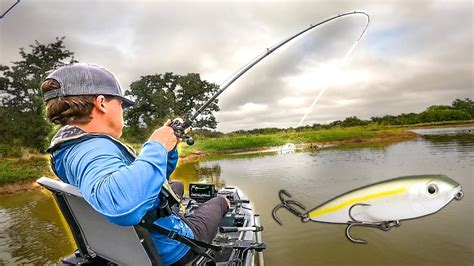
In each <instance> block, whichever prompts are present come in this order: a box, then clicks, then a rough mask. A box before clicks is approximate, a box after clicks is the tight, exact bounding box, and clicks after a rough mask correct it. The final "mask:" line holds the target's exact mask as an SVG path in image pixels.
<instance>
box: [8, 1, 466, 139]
mask: <svg viewBox="0 0 474 266" xmlns="http://www.w3.org/2000/svg"><path fill="white" fill-rule="evenodd" d="M15 2H16V1H15V0H11V1H9V0H6V1H2V4H0V13H3V12H4V11H5V10H6V9H8V6H9V5H11V4H13V3H15ZM354 10H363V11H366V12H367V13H368V14H369V15H370V16H371V23H370V26H369V28H368V30H367V33H366V35H365V37H364V38H363V39H362V40H361V42H360V43H359V45H358V46H357V47H356V48H355V50H354V51H353V53H352V54H351V57H350V58H349V60H348V62H347V64H345V65H344V66H342V67H338V68H336V67H335V66H337V65H339V64H340V62H341V60H342V58H343V57H344V55H345V53H346V52H347V51H348V50H349V48H350V47H351V46H352V44H353V43H354V41H355V40H356V39H357V37H358V36H359V35H360V33H361V31H362V30H363V28H364V25H365V18H364V17H363V16H353V17H346V18H343V19H339V20H337V21H334V22H331V23H328V24H326V25H324V26H322V27H320V28H318V29H316V30H314V31H312V32H310V33H308V34H306V35H304V36H303V37H301V38H299V39H297V40H296V41H294V42H292V43H290V44H289V45H288V46H285V47H284V49H281V50H278V51H277V52H275V53H274V54H272V55H270V56H269V57H268V58H266V59H264V61H262V62H261V63H259V64H258V65H257V66H256V67H255V68H253V69H252V70H250V71H249V73H248V74H245V75H244V76H243V77H242V78H240V79H239V80H237V81H236V82H235V83H234V84H233V85H232V86H231V87H229V89H228V90H227V91H225V92H224V93H223V94H222V95H221V96H220V97H219V106H220V109H221V111H219V112H217V113H216V114H215V115H216V118H217V121H218V122H219V124H218V128H217V130H219V131H223V132H229V131H233V130H238V129H245V130H248V129H252V128H263V127H285V128H286V127H295V126H296V125H297V124H298V122H299V121H300V119H301V117H302V116H303V115H304V113H305V112H306V110H307V109H308V107H309V106H310V105H311V103H312V102H313V100H314V98H315V97H316V96H317V95H318V93H319V92H320V91H321V89H322V88H323V87H325V86H326V85H328V89H327V90H326V91H325V93H324V94H323V95H322V97H321V98H320V100H319V101H318V103H317V104H316V105H315V107H314V108H313V110H312V111H311V113H310V114H309V116H308V117H307V119H306V120H305V122H304V123H303V125H305V124H310V125H311V124H313V123H328V122H331V121H334V120H342V119H344V118H346V117H348V116H357V117H359V118H361V119H370V117H371V116H383V115H387V114H392V115H398V114H400V113H410V112H416V113H419V112H421V111H423V110H425V108H426V107H428V106H430V105H439V104H444V105H450V104H451V102H452V101H453V100H454V99H456V98H466V97H469V98H471V99H473V98H474V90H473V74H474V73H473V69H474V68H473V66H474V63H473V53H474V51H473V39H474V33H473V2H472V1H427V0H426V1H425V0H423V1H370V2H367V1H365V2H363V1H317V2H276V3H274V2H258V3H250V2H235V1H234V2H225V3H223V2H205V3H201V2H195V1H193V2H187V3H185V2H178V3H176V2H154V1H139V2H132V1H92V0H88V1H41V0H40V1H34V2H33V1H24V0H22V1H21V2H20V3H19V4H18V5H16V6H15V7H14V8H13V9H12V10H11V11H10V12H9V13H8V14H7V15H6V16H5V17H4V18H2V19H0V41H1V48H0V49H1V50H0V64H6V65H11V64H10V62H11V61H16V60H20V56H19V54H18V51H19V48H20V47H24V48H26V49H27V50H28V46H29V45H30V44H32V43H34V41H35V40H38V41H40V42H41V43H50V42H53V41H54V40H55V38H56V37H61V36H65V37H66V39H65V46H66V48H67V49H69V50H71V51H72V52H74V54H75V58H76V59H77V60H78V61H80V62H87V63H95V64H99V65H102V66H105V67H107V68H108V69H110V70H111V71H112V72H114V73H115V74H116V76H117V77H118V79H119V80H120V83H121V85H122V87H123V88H124V89H128V87H129V86H130V84H131V82H133V81H135V80H138V79H139V78H140V76H143V75H149V74H155V73H158V74H161V73H165V72H174V73H176V74H187V73H200V74H201V78H202V79H205V80H207V81H210V82H214V83H217V84H221V83H222V82H223V81H224V80H225V79H226V78H227V77H229V76H230V75H231V74H233V73H234V72H235V71H237V70H238V69H240V68H241V67H242V66H243V65H245V64H247V63H248V62H249V61H250V60H251V59H253V58H254V57H255V56H257V55H259V54H261V53H262V52H264V51H265V49H266V48H267V47H270V46H272V45H274V44H275V43H277V42H279V41H281V40H283V39H286V38H287V37H289V36H290V35H292V34H295V33H297V32H299V31H301V30H302V29H304V28H306V27H308V26H309V25H310V24H316V23H318V22H320V21H322V20H325V19H327V18H329V17H331V16H334V15H336V14H340V13H345V12H348V11H354Z"/></svg>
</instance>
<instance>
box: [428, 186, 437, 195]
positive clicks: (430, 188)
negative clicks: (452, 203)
mask: <svg viewBox="0 0 474 266" xmlns="http://www.w3.org/2000/svg"><path fill="white" fill-rule="evenodd" d="M436 192H438V187H437V186H436V185H435V184H429V185H428V193H429V194H430V195H434V194H436Z"/></svg>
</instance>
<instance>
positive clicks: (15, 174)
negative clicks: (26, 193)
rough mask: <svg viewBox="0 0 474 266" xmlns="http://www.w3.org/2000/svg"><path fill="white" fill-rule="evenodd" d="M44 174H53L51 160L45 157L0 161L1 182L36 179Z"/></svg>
mask: <svg viewBox="0 0 474 266" xmlns="http://www.w3.org/2000/svg"><path fill="white" fill-rule="evenodd" d="M43 175H49V176H51V171H50V168H49V160H48V159H47V158H44V157H32V158H29V159H3V160H1V161H0V184H7V183H15V182H19V181H25V180H35V179H37V178H40V177H41V176H43Z"/></svg>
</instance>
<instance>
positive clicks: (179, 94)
mask: <svg viewBox="0 0 474 266" xmlns="http://www.w3.org/2000/svg"><path fill="white" fill-rule="evenodd" d="M218 89H219V86H218V85H216V84H214V83H209V82H207V81H205V80H201V77H200V75H199V74H196V73H189V74H187V75H184V76H183V75H176V74H173V73H171V72H167V73H165V74H155V75H147V76H142V77H140V79H139V80H137V81H134V82H133V83H132V84H131V85H130V90H129V91H127V92H126V95H129V96H131V97H132V98H134V99H135V105H134V106H133V107H130V108H128V109H127V110H126V112H125V122H126V125H127V126H128V127H129V129H128V130H127V131H126V133H128V136H127V137H132V138H136V137H138V136H143V133H144V132H148V131H150V130H152V129H154V128H156V127H158V126H160V125H162V124H163V122H164V121H166V119H169V118H175V117H184V116H186V115H187V114H189V113H190V112H191V113H194V112H195V111H196V110H197V108H199V107H200V106H201V105H202V104H204V103H205V102H206V101H207V100H208V99H210V98H211V96H212V95H214V94H215V93H216V92H217V90H218ZM217 103H218V101H217V100H214V101H213V102H212V103H211V104H210V105H209V106H208V107H207V108H206V109H205V110H204V111H203V112H202V114H201V115H200V116H199V117H198V118H197V120H196V121H195V122H194V124H193V127H194V128H207V129H214V128H216V127H217V121H216V118H215V117H214V115H213V113H212V112H216V111H219V106H218V105H217ZM130 135H131V136H130Z"/></svg>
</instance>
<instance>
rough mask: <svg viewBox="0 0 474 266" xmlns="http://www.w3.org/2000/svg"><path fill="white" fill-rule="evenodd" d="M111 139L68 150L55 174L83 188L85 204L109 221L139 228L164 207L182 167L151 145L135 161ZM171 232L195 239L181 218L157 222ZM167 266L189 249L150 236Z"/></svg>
mask: <svg viewBox="0 0 474 266" xmlns="http://www.w3.org/2000/svg"><path fill="white" fill-rule="evenodd" d="M124 149H125V148H124V147H121V146H120V145H118V144H115V143H114V142H113V141H112V140H111V139H108V138H106V137H94V138H91V139H87V140H84V141H82V142H79V143H74V144H71V145H63V146H61V149H60V150H58V151H56V152H55V153H54V156H53V160H54V162H55V170H56V173H57V174H58V176H59V177H60V178H61V179H62V180H63V181H64V182H66V183H69V184H72V185H75V186H77V187H78V188H79V190H80V192H81V193H82V195H83V196H84V199H85V200H86V201H87V202H88V203H89V204H90V205H91V206H92V207H93V208H94V209H95V210H96V211H97V212H99V213H100V214H102V215H103V216H105V217H106V218H107V219H108V220H109V221H111V222H113V223H116V224H118V225H122V226H132V225H135V224H138V223H139V222H140V220H141V218H142V217H143V216H144V215H145V213H146V212H147V211H148V210H150V209H153V208H155V207H157V206H158V205H159V199H158V194H159V193H160V190H161V187H162V186H163V183H164V182H165V180H166V179H167V178H168V177H169V175H170V174H171V173H172V172H173V170H174V168H175V167H176V163H177V161H178V152H177V150H176V149H174V150H173V151H171V152H169V153H168V152H167V149H166V148H165V147H164V146H163V145H162V144H161V143H159V142H155V141H148V142H146V143H145V144H144V145H143V148H142V151H141V152H140V154H138V156H137V157H136V158H133V157H132V156H131V155H130V154H129V153H128V152H127V151H125V150H124ZM155 224H157V225H160V226H162V227H164V228H166V229H168V230H172V231H175V232H177V233H178V234H181V235H184V236H188V237H191V238H194V236H193V233H192V231H191V229H190V228H189V226H187V225H186V224H185V223H184V222H183V221H182V220H181V219H179V218H178V217H177V216H176V215H174V214H173V215H171V216H169V217H164V218H160V219H158V220H157V221H155ZM151 236H152V239H153V242H154V244H155V246H156V248H157V250H158V253H159V254H160V256H161V259H162V261H163V263H164V264H166V265H168V264H172V263H174V262H176V261H178V260H179V259H180V258H182V257H183V256H184V255H185V254H186V253H187V252H188V250H189V247H188V246H186V245H184V244H182V243H180V242H178V241H175V240H172V239H169V238H167V237H166V236H163V235H161V234H158V233H155V232H151Z"/></svg>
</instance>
